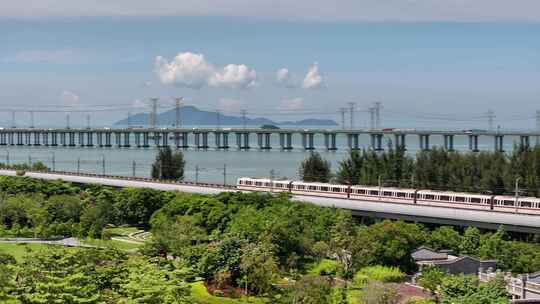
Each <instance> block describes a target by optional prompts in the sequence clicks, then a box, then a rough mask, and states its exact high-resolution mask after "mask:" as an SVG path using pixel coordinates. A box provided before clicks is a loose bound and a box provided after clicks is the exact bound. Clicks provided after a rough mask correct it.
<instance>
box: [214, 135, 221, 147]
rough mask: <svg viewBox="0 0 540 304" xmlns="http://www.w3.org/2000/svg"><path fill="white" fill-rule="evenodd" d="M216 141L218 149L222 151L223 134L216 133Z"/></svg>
mask: <svg viewBox="0 0 540 304" xmlns="http://www.w3.org/2000/svg"><path fill="white" fill-rule="evenodd" d="M214 139H215V142H216V148H218V149H221V133H220V132H214Z"/></svg>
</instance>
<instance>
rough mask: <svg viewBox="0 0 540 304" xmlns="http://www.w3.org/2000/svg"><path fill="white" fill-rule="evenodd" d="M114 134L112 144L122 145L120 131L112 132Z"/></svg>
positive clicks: (119, 146)
mask: <svg viewBox="0 0 540 304" xmlns="http://www.w3.org/2000/svg"><path fill="white" fill-rule="evenodd" d="M113 134H114V144H115V146H117V147H118V148H121V147H122V133H120V132H113Z"/></svg>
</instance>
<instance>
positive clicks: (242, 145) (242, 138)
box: [236, 132, 249, 150]
mask: <svg viewBox="0 0 540 304" xmlns="http://www.w3.org/2000/svg"><path fill="white" fill-rule="evenodd" d="M236 147H237V148H238V149H240V150H247V149H249V133H247V132H236Z"/></svg>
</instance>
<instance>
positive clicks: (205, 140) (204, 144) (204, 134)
mask: <svg viewBox="0 0 540 304" xmlns="http://www.w3.org/2000/svg"><path fill="white" fill-rule="evenodd" d="M202 148H203V149H208V132H202Z"/></svg>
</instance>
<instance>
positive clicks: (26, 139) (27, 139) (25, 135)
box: [24, 132, 32, 146]
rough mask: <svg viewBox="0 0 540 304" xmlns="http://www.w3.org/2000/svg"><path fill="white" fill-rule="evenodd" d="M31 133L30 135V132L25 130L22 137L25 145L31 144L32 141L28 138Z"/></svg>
mask: <svg viewBox="0 0 540 304" xmlns="http://www.w3.org/2000/svg"><path fill="white" fill-rule="evenodd" d="M31 135H32V133H30V132H25V133H24V139H25V140H24V142H25V145H27V146H31V145H32V141H31V138H30V136H31Z"/></svg>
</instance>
